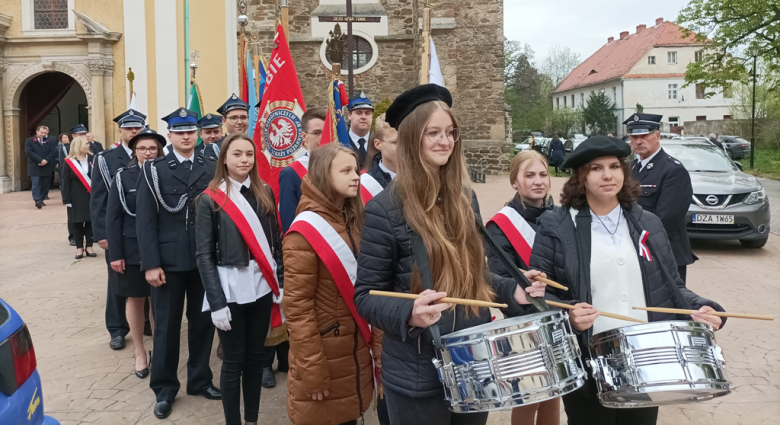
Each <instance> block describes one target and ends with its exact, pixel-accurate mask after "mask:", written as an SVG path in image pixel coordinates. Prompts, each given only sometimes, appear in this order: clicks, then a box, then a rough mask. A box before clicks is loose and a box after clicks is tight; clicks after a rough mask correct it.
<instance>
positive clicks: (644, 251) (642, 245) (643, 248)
mask: <svg viewBox="0 0 780 425" xmlns="http://www.w3.org/2000/svg"><path fill="white" fill-rule="evenodd" d="M649 236H650V234H649V233H647V230H642V235H640V236H639V256H640V257H645V258H646V259H647V261H653V257H652V256H651V255H650V250H649V249H648V248H647V238H648V237H649Z"/></svg>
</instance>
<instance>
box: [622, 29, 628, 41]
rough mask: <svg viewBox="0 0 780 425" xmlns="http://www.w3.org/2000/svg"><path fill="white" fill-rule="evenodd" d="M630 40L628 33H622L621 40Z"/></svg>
mask: <svg viewBox="0 0 780 425" xmlns="http://www.w3.org/2000/svg"><path fill="white" fill-rule="evenodd" d="M627 38H628V31H623V32H621V33H620V39H621V40H625V39H627Z"/></svg>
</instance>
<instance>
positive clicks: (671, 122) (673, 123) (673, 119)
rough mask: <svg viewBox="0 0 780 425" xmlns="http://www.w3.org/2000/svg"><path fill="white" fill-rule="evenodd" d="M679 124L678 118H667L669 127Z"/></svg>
mask: <svg viewBox="0 0 780 425" xmlns="http://www.w3.org/2000/svg"><path fill="white" fill-rule="evenodd" d="M679 123H680V117H669V125H670V126H676V125H679Z"/></svg>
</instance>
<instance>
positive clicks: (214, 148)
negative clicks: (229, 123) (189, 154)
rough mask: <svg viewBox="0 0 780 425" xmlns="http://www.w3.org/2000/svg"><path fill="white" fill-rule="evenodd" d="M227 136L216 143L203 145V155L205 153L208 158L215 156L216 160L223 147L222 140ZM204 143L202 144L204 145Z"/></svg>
mask: <svg viewBox="0 0 780 425" xmlns="http://www.w3.org/2000/svg"><path fill="white" fill-rule="evenodd" d="M225 137H226V136H222V138H221V139H219V140H217V141H216V142H214V143H209V144H208V145H206V146H204V147H203V155H205V156H206V157H207V158H213V159H214V161H216V160H217V159H218V158H219V152H220V151H219V149H220V148H222V141H223V140H225ZM202 145H203V144H201V146H202Z"/></svg>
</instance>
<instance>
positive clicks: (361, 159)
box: [347, 129, 374, 168]
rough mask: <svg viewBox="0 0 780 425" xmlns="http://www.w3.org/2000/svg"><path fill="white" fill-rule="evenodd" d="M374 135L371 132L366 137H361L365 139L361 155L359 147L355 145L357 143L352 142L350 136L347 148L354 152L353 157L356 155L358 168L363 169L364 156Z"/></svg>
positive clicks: (372, 141)
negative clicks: (364, 148) (364, 146)
mask: <svg viewBox="0 0 780 425" xmlns="http://www.w3.org/2000/svg"><path fill="white" fill-rule="evenodd" d="M347 130H349V129H347ZM373 137H374V133H373V132H372V131H369V132H368V134H366V137H362V139H366V150H365V151H364V152H363V153H362V154H361V153H360V145H358V144H357V141H355V140H352V137H351V136H350V139H349V140H350V143H349V148H350V149H352V150H353V151H355V155H357V157H358V158H357V160H358V164H359V165H360V167H361V168H362V167H363V164H365V163H366V156H367V155H368V147H369V146H370V145H371V143H374V139H373Z"/></svg>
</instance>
